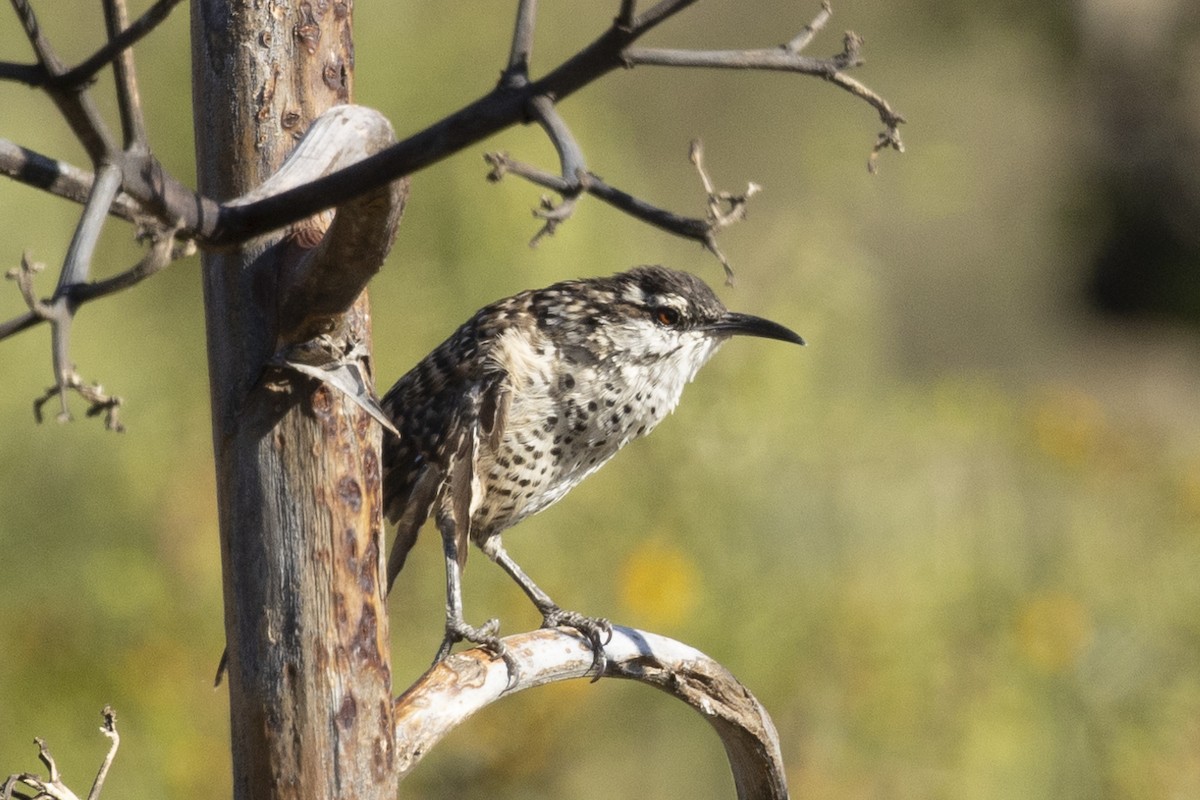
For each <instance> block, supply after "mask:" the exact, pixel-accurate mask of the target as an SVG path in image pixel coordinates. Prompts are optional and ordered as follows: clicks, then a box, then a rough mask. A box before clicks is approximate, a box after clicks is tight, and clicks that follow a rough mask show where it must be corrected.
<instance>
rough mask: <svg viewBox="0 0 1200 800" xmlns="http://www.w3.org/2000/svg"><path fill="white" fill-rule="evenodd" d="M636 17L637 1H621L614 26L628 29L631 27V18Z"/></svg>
mask: <svg viewBox="0 0 1200 800" xmlns="http://www.w3.org/2000/svg"><path fill="white" fill-rule="evenodd" d="M636 15H637V0H621V10H620V11H618V12H617V19H616V25H617V27H620V28H629V27H632V25H633V18H634V17H635V16H636Z"/></svg>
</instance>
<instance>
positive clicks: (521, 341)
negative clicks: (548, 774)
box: [382, 266, 804, 676]
mask: <svg viewBox="0 0 1200 800" xmlns="http://www.w3.org/2000/svg"><path fill="white" fill-rule="evenodd" d="M738 334H742V335H747V336H760V337H764V338H768V339H780V340H782V341H785V342H792V343H795V344H804V340H803V339H801V338H800V337H799V336H798V335H797V334H795V333H793V332H792V331H790V330H788V329H787V328H785V327H783V326H782V325H779V324H777V323H774V322H771V321H769V320H765V319H762V318H760V317H754V316H750V315H749V314H738V313H735V312H732V311H728V310H727V309H726V308H725V306H724V305H723V304H722V303H721V301H720V300H719V299H718V298H717V296H716V295H715V294H713V292H712V290H711V289H710V288H709V287H708V286H707V285H706V284H705V283H704V282H703V281H701V280H700V279H699V278H696V277H695V276H693V275H690V274H688V273H686V272H678V271H675V270H671V269H667V268H665V267H660V266H644V267H637V268H635V269H632V270H630V271H628V272H623V273H619V274H617V275H613V276H611V277H605V278H590V279H586V280H573V281H564V282H562V283H556V284H554V285H553V286H549V287H547V288H545V289H535V290H530V291H525V292H521V293H520V294H517V295H514V296H512V297H509V298H506V299H504V300H499V301H497V302H495V303H492V304H491V305H489V306H486V307H485V308H483V309H481V310H480V311H478V312H477V313H476V314H475V316H473V317H471V319H469V320H468V321H467V322H466V323H465V324H464V325H462V327H460V328H459V329H458V330H457V331H455V332H454V334H453V335H451V336H450V338H449V339H447V340H446V341H445V342H443V343H442V344H441V345H439V346H438V347H437V349H435V350H434V351H433V352H432V353H430V354H429V355H428V356H426V357H425V358H424V359H423V360H422V361H421V362H420V363H418V364H417V365H416V366H415V367H413V369H412V370H411V371H409V372H408V373H407V374H406V375H405V376H404V377H402V378H401V379H400V380H399V381H397V383H396V385H395V386H393V387H392V388H391V390H390V391H389V392H388V393H387V395H385V396H384V398H383V401H382V406H383V410H384V412H385V413H386V414H387V415H388V416H389V417H390V418H391V419H392V420H393V422H394V423H395V425H396V428H397V429H398V430H399V432H400V436H399V437H396V436H393V435H390V434H389V435H387V436H386V439H385V441H384V445H383V502H384V513H385V514H386V516H387V518H388V520H389V521H391V522H395V523H397V532H396V539H395V543H394V544H393V546H392V551H391V556H390V558H389V559H388V574H387V580H388V590H389V591H390V590H391V587H392V584H393V582H394V581H395V579H396V575H397V574H398V573H399V572H400V570H401V569H402V568H403V566H404V561H405V558H406V557H407V555H408V552H409V550H410V549H411V548H412V546H413V544H414V543H415V542H416V539H417V533H418V531H419V530H420V528H421V526H422V525H423V524H424V522H425V520H426V519H427V518H428V516H429V515H430V514H431V513H432V514H433V515H434V517H435V520H436V523H437V526H438V529H439V530H440V531H441V534H442V539H443V545H444V551H445V558H446V628H445V638H444V639H443V641H442V646H441V648H440V649H439V651H438V658H439V659H440V658H443V657H445V656H446V655H447V654H448V653H449V652H450V648H451V647H453V645H454V644H455V643H456V642H459V641H462V640H468V641H471V642H474V643H476V644H480V645H483V646H485V647H488V648H489V649H491V650H492V651H493V652H496V653H498V654H501V655H503V654H504V653H503V647H502V645H501V644H500V640H499V638H498V637H497V630H498V627H499V625H498V622H497V620H495V619H493V620H489V621H488V622H487V623H486V624H484V625H483V626H480V627H473V626H471V625H468V624H467V623H466V622H465V621H464V619H463V609H462V594H461V579H462V570H463V567H464V565H465V564H466V558H467V549H468V543H469V542H474V543H475V544H476V545H478V546H479V548H480V549H481V550H482V551H483V552H484V553H485V554H486V555H487V556H488V558H490V559H491V560H492V561H494V562H496V563H497V564H499V565H500V567H501V568H502V569H503V570H504V571H505V572H507V573H508V574H509V575H510V576H511V577H512V578H513V580H515V581H516V582H517V584H518V585H520V587H521V589H523V590H524V592H525V594H526V595H528V596H529V599H530V600H532V601H533V604H534V605H535V606H536V607H537V609H538V611H539V612H541V614H542V620H543V626H544V627H554V626H558V625H567V626H569V627H572V628H575V629H576V630H578V631H579V632H580V633H581V634H582V635H583V636H584V637H585V638H586V639H587V640H588V642H589V643H590V645H591V648H592V653H593V659H594V668H595V671H596V672H595V674H596V675H597V676H599V674H600V673H601V672H602V671H603V669H604V665H605V658H604V644H605V643H606V642H607V637H611V635H612V627H611V625H610V624H609V623H608V621H607V620H603V619H595V618H592V617H587V616H584V615H582V614H579V613H576V612H573V611H564V610H563V609H561V608H559V607H558V605H556V604H555V603H554V602H553V601H552V600H551V599H550V597H549V596H547V594H546V593H545V592H544V591H542V590H541V589H540V588H539V587H538V586H537V584H535V583H534V582H533V581H532V580H531V579H530V578H529V576H528V575H526V574H525V572H524V571H523V570H522V569H521V568H520V567H519V566H518V565H517V564H516V562H515V561H513V559H512V557H511V556H509V554H508V553H507V552H506V551H505V549H504V547H503V546H502V544H501V541H500V535H501V534H502V533H503V532H504V531H505V530H507V529H508V528H511V527H512V526H513V525H516V524H517V523H518V522H520V521H521V520H523V519H525V518H526V517H529V516H531V515H533V514H536V513H537V512H539V511H541V510H542V509H544V508H546V507H547V506H550V505H551V504H553V503H555V502H556V501H558V500H559V499H560V498H562V497H563V495H565V494H566V493H567V492H569V491H570V490H571V489H572V488H573V487H574V486H575V485H576V484H578V483H579V482H580V481H581V480H583V479H584V478H586V477H587V476H588V475H590V474H591V473H592V472H594V471H595V470H597V469H599V468H600V466H601V465H602V464H604V462H606V461H608V460H609V459H610V458H612V456H613V455H614V454H615V453H616V452H617V451H618V450H620V449H621V448H622V447H624V446H625V445H626V444H628V443H629V442H631V441H632V440H634V439H636V438H638V437H639V436H644V435H646V434H647V433H649V432H650V431H652V430H653V429H654V426H656V425H657V424H658V423H659V422H661V421H662V419H663V417H665V416H666V415H667V414H669V413H670V412H671V411H672V410H674V408H675V406H676V404H677V403H678V402H679V396H680V394H681V393H682V392H683V387H684V385H685V384H687V383H688V382H689V381H691V380H692V378H694V377H695V375H696V372H697V371H698V370H699V369H700V367H702V366H703V365H704V364H705V362H707V361H708V359H709V358H710V357H711V356H712V355H713V353H715V352H716V351H717V349H718V348H719V347H720V346H721V345H722V344H724V343H725V341H727V340H728V339H729V338H730V337H731V336H735V335H738ZM510 663H511V662H510Z"/></svg>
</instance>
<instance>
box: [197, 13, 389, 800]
mask: <svg viewBox="0 0 1200 800" xmlns="http://www.w3.org/2000/svg"><path fill="white" fill-rule="evenodd" d="M350 6H351V0H332V1H331V0H311V1H306V2H300V1H299V0H289V1H288V2H272V3H259V2H252V1H251V0H193V2H192V52H193V60H194V63H193V98H194V99H193V103H194V111H195V130H196V152H197V165H198V167H197V169H198V173H199V174H198V182H199V189H200V191H201V192H202V193H204V194H205V195H208V196H210V197H216V198H221V199H228V198H232V197H235V196H237V195H240V194H243V193H245V192H246V191H247V190H249V189H251V188H253V187H255V186H257V185H258V184H259V183H261V182H262V181H263V179H264V178H266V177H267V176H269V175H270V174H271V173H273V172H274V171H275V170H276V169H277V168H278V167H279V165H280V164H281V163H282V161H283V159H284V157H285V156H286V155H287V154H288V153H289V152H290V151H291V149H292V147H293V146H294V145H295V142H296V140H297V139H298V138H299V136H300V135H301V134H302V133H303V132H304V131H305V130H306V129H307V128H308V126H309V124H310V123H311V122H312V120H313V119H314V118H316V117H317V116H318V115H319V114H320V113H321V112H323V111H324V110H325V109H327V108H328V107H330V106H331V105H334V104H337V103H346V102H349V100H350V96H349V95H350V88H351V77H352V75H351V73H352V67H353V43H352V40H351V28H350ZM304 227H308V228H309V229H310V230H308V231H303V230H301V231H300V233H299V235H297V231H298V229H302V228H304ZM313 229H315V230H316V231H317V232H318V233H319V232H320V231H321V230H323V228H322V227H321V226H319V225H316V224H315V223H312V222H309V223H307V224H305V223H301V224H300V225H299V226H294V227H293V229H292V231H291V232H290V233H289V234H286V235H285V234H274V235H272V236H269V237H264V238H261V239H258V240H255V241H252V242H251V243H249V244H247V245H245V246H243V247H241V248H239V249H237V250H234V251H229V252H222V253H207V254H206V255H205V256H204V260H203V270H204V299H205V311H206V321H207V331H208V359H209V380H210V389H211V394H212V420H213V445H214V449H215V452H216V470H217V493H218V502H219V504H220V525H221V554H222V560H223V565H224V587H225V630H226V637H227V641H228V653H229V662H228V685H229V692H230V721H231V727H232V734H231V735H232V747H233V785H234V797H235V798H242V799H244V800H249V798H254V799H255V800H261V799H262V798H283V797H296V798H300V797H303V798H313V797H355V798H375V797H387V798H389V800H390V798H393V797H395V793H396V770H395V765H394V761H395V759H394V719H393V712H392V702H391V699H392V698H391V667H390V663H389V650H388V646H389V640H388V628H387V615H386V613H385V609H384V607H383V600H384V598H383V591H382V581H381V575H382V569H383V559H382V553H383V526H382V520H381V515H380V474H379V459H378V452H379V436H380V433H379V427H378V425H377V424H376V423H375V422H373V421H372V420H371V418H370V417H369V416H368V415H367V414H366V413H365V412H364V411H362V410H361V409H360V408H359V407H358V406H356V405H355V404H353V403H351V402H349V401H347V400H346V399H345V398H344V397H343V396H342V395H341V393H339V392H336V391H332V390H330V389H329V388H328V387H327V386H325V385H323V384H319V383H317V382H316V381H312V380H310V379H307V378H303V377H300V376H297V375H290V374H289V375H283V374H282V373H277V372H275V371H273V370H271V369H269V368H267V367H266V362H267V361H268V360H269V359H270V358H271V356H272V355H273V354H274V353H275V351H276V349H277V347H278V346H279V343H278V341H277V337H278V336H279V331H278V327H279V325H278V304H279V302H280V290H281V288H282V287H281V285H280V284H281V275H287V274H288V272H287V269H286V266H287V264H288V263H289V259H293V258H295V257H296V253H297V252H299V251H302V249H303V248H304V247H311V246H312V244H311V242H312V239H313V238H314V237H313V236H310V235H308V234H310V233H312V232H313ZM315 238H319V236H318V237H315ZM339 325H340V327H339V333H340V334H343V335H346V336H349V337H351V338H354V339H356V340H357V341H361V342H363V343H365V344H368V345H369V341H370V340H369V337H370V321H369V316H368V313H367V299H366V295H365V293H364V294H363V295H362V296H361V297H359V299H358V301H357V303H356V304H355V305H354V307H353V308H352V309H351V311H350V312H349V313H348V314H347V315H345V318H344V319H342V320H340V323H339ZM281 379H286V381H287V382H286V385H283V384H282V383H281Z"/></svg>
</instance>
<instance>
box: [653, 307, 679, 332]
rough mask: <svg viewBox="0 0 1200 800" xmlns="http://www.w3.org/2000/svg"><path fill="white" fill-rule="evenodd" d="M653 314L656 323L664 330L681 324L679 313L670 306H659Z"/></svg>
mask: <svg viewBox="0 0 1200 800" xmlns="http://www.w3.org/2000/svg"><path fill="white" fill-rule="evenodd" d="M652 313H653V315H654V321H655V322H657V323H658V324H659V325H662V326H663V327H664V328H673V327H674V326H676V325H678V324H679V312H678V311H676V310H675V309H673V308H671V307H669V306H659V307H658V308H656V309H654V311H653V312H652Z"/></svg>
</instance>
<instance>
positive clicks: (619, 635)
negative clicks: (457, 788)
mask: <svg viewBox="0 0 1200 800" xmlns="http://www.w3.org/2000/svg"><path fill="white" fill-rule="evenodd" d="M503 641H504V645H505V647H506V648H507V649H508V654H509V655H510V656H511V657H512V658H513V660H514V661H515V663H516V664H517V667H518V669H519V674H518V675H516V676H515V680H512V681H511V685H510V680H511V676H510V675H509V673H508V668H507V666H506V664H505V662H504V660H503V659H500V658H497V657H495V656H493V655H492V654H491V653H489V652H487V651H485V650H482V649H479V648H476V649H473V650H468V651H465V652H462V653H456V654H455V655H452V656H450V657H449V658H447V659H445V660H444V661H441V662H439V663H437V664H435V665H434V666H433V667H431V668H430V670H429V671H428V672H426V673H425V674H424V675H422V676H421V678H420V679H419V680H418V681H417V682H416V683H415V684H413V685H412V686H411V687H409V689H408V690H407V691H405V692H404V694H402V695H401V696H400V697H398V698H396V708H395V713H396V754H397V762H398V763H399V772H400V776H401V778H402V779H403V777H404V776H405V775H407V774H408V773H409V772H410V771H412V769H413V767H415V766H416V764H417V762H419V761H420V760H421V758H422V757H423V756H424V755H425V754H426V753H428V752H429V750H430V749H431V748H432V747H433V746H434V745H435V744H437V742H438V741H440V740H441V739H442V738H443V737H444V736H445V735H446V734H448V733H449V732H450V731H452V730H453V729H454V728H456V727H457V726H458V725H460V724H462V723H463V722H465V721H466V720H467V719H468V718H470V717H471V716H472V715H473V714H475V712H477V711H480V710H481V709H483V708H485V707H486V706H488V705H490V704H491V703H493V702H495V701H496V700H499V699H500V698H501V697H503V696H504V695H506V694H510V693H512V692H519V691H521V690H523V689H530V688H533V687H535V686H542V685H544V684H547V683H554V682H556V681H562V680H568V679H571V678H585V677H589V674H588V673H589V671H590V670H591V668H592V653H591V650H589V649H588V647H587V644H586V643H585V642H584V640H583V639H582V638H580V637H579V636H578V634H576V633H575V632H574V631H571V630H569V629H560V628H554V629H547V630H538V631H532V632H530V633H522V634H517V635H514V636H508V637H505V638H504V640H503ZM604 652H605V655H606V656H607V657H608V667H607V669H605V672H604V676H605V677H612V678H629V679H632V680H637V681H641V682H642V683H646V684H649V685H651V686H654V687H656V688H658V689H661V690H662V691H664V692H666V693H668V694H670V695H672V696H673V697H676V698H678V699H680V700H682V701H684V702H685V703H687V704H688V705H689V706H691V707H692V708H693V709H695V710H696V711H697V712H699V713H700V715H701V716H703V717H704V718H705V719H706V720H707V721H708V723H709V724H710V725H712V726H713V728H714V729H715V730H716V732H717V735H718V736H720V737H721V743H722V744H723V745H724V746H725V752H726V754H727V756H728V757H729V766H730V768H731V769H732V771H733V779H734V784H735V785H736V787H737V793H738V797H739V798H740V799H741V800H752V799H753V800H781V798H786V797H787V796H788V794H787V780H786V778H785V776H784V771H783V756H782V754H781V752H780V749H779V736H778V734H777V733H776V732H775V725H774V723H772V722H771V718H770V716H769V715H768V714H767V712H766V709H764V708H763V707H762V704H761V703H759V702H758V700H757V699H755V697H754V695H752V694H751V693H750V690H749V689H747V688H746V687H745V686H743V685H742V684H741V683H739V682H738V680H737V679H736V678H734V677H733V675H732V674H731V673H730V672H729V670H727V669H725V668H724V667H723V666H721V665H720V664H718V663H717V662H716V661H714V660H713V659H711V658H709V657H708V656H706V655H705V654H704V653H701V652H700V651H699V650H696V649H695V648H693V647H689V646H688V645H686V644H683V643H681V642H677V641H675V640H673V639H668V638H666V637H665V636H659V635H658V634H654V633H647V632H645V631H640V630H636V629H634V628H626V627H622V626H613V637H612V641H611V642H609V644H608V645H606V646H605V648H604Z"/></svg>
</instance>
